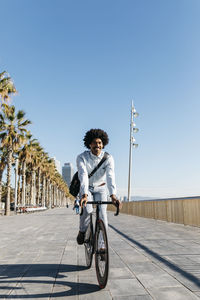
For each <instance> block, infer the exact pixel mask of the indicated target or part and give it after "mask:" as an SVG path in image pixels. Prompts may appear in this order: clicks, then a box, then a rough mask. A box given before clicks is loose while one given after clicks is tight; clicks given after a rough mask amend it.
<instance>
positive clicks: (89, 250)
mask: <svg viewBox="0 0 200 300" xmlns="http://www.w3.org/2000/svg"><path fill="white" fill-rule="evenodd" d="M84 246H85V260H86V266H87V267H88V269H89V268H90V267H91V265H92V258H93V224H92V214H90V223H89V225H88V228H87V230H86V232H85V240H84Z"/></svg>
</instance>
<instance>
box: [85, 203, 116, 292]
mask: <svg viewBox="0 0 200 300" xmlns="http://www.w3.org/2000/svg"><path fill="white" fill-rule="evenodd" d="M87 203H88V204H96V220H95V228H94V227H93V221H92V213H90V223H89V225H88V229H87V231H86V232H87V233H86V236H87V237H86V240H85V242H84V244H85V255H86V264H87V267H88V268H90V267H91V265H92V258H93V255H95V266H96V274H97V279H98V282H99V286H100V288H104V287H105V286H106V284H107V280H108V273H109V251H108V238H107V233H106V228H105V224H104V222H103V220H102V219H101V218H100V216H99V208H100V205H101V204H112V205H115V204H114V203H113V202H112V201H88V202H87ZM115 206H116V208H117V211H116V213H115V216H117V215H118V214H119V203H118V202H117V203H116V205H115ZM82 213H83V208H82V210H81V214H82ZM88 230H89V231H88ZM102 241H103V244H102V246H101V243H102ZM99 242H100V244H99Z"/></svg>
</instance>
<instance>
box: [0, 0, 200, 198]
mask: <svg viewBox="0 0 200 300" xmlns="http://www.w3.org/2000/svg"><path fill="white" fill-rule="evenodd" d="M0 7H1V27H0V37H1V38H0V70H1V71H3V70H7V71H8V72H9V73H10V75H11V77H12V78H13V79H14V82H15V85H16V87H17V90H18V91H19V93H18V95H17V96H15V97H14V98H13V104H14V105H16V107H17V108H18V109H24V110H25V111H26V113H27V117H28V118H29V119H31V120H32V122H33V125H32V126H31V127H30V129H31V131H32V132H33V134H34V136H35V138H37V139H38V140H39V141H40V143H41V145H42V146H43V147H44V148H45V150H46V151H47V152H48V153H49V155H50V156H55V157H56V158H57V159H58V160H59V161H60V162H61V165H63V164H64V162H72V163H73V165H75V160H76V156H77V154H79V153H80V152H82V151H83V150H84V148H83V142H82V139H83V136H84V134H85V132H86V131H87V130H89V129H90V128H102V129H104V130H106V131H107V132H108V134H109V137H110V144H109V145H108V147H107V151H108V152H110V153H111V154H112V155H113V156H114V158H115V165H116V181H117V186H118V191H119V195H126V194H127V185H128V184H127V181H128V154H129V122H130V106H131V100H132V99H133V100H134V103H135V106H136V109H137V111H138V112H139V113H140V116H139V118H138V120H137V122H136V124H137V127H139V129H140V131H139V132H138V133H137V135H136V136H135V137H136V141H137V143H138V144H139V147H138V148H137V149H136V150H134V151H133V177H132V195H139V196H150V197H155V198H159V197H179V196H192V195H200V183H199V181H200V180H199V177H200V172H199V171H200V153H199V152H200V139H199V132H200V122H199V113H200V101H199V100H200V18H199V15H200V1H199V0H190V1H188V0H163V1H160V0H151V1H150V0H138V1H136V0H130V1H129V0H101V1H100V0H99V1H97V0H84V1H82V0H77V1H76V0H15V1H14V0H7V1H4V0H0Z"/></svg>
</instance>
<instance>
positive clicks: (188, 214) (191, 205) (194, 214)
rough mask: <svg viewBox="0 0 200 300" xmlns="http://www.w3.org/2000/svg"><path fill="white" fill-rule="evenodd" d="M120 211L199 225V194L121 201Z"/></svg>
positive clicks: (111, 207)
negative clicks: (186, 196)
mask: <svg viewBox="0 0 200 300" xmlns="http://www.w3.org/2000/svg"><path fill="white" fill-rule="evenodd" d="M108 209H109V210H112V211H113V210H115V208H114V206H111V205H109V207H108ZM121 213H125V214H129V215H134V216H139V217H143V218H152V219H157V220H163V221H167V222H173V223H180V224H185V225H192V226H198V227H200V196H198V197H190V198H189V197H188V198H174V199H160V200H148V201H133V202H123V207H122V210H121Z"/></svg>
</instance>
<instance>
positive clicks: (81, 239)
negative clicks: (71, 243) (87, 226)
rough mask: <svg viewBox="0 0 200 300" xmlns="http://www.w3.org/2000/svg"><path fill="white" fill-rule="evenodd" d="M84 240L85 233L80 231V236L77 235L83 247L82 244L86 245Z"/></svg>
mask: <svg viewBox="0 0 200 300" xmlns="http://www.w3.org/2000/svg"><path fill="white" fill-rule="evenodd" d="M84 238H85V232H81V231H79V233H78V235H77V238H76V240H77V243H78V244H79V245H82V244H83V243H84Z"/></svg>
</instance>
